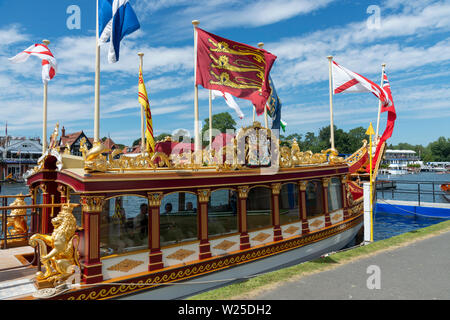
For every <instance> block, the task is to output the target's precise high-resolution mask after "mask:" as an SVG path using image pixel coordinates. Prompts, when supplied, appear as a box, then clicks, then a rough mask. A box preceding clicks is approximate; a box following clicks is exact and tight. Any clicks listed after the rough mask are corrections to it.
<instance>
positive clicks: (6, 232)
mask: <svg viewBox="0 0 450 320" xmlns="http://www.w3.org/2000/svg"><path fill="white" fill-rule="evenodd" d="M17 197H18V196H17V195H11V196H9V195H8V196H5V195H3V196H0V204H1V206H0V212H1V215H0V223H1V234H0V249H7V248H8V244H10V245H14V244H17V242H19V241H20V242H25V241H27V240H28V239H29V238H30V237H31V236H32V235H33V234H35V233H38V232H39V231H40V230H41V216H42V210H43V209H44V208H50V209H51V214H50V215H51V216H53V214H54V212H53V210H54V209H55V208H59V207H61V205H62V204H60V203H58V204H29V205H28V204H27V205H19V206H17V205H16V206H11V204H9V205H8V200H9V199H14V198H17ZM20 197H21V198H28V197H31V195H25V196H20ZM15 209H25V210H26V213H25V214H17V213H16V214H14V215H11V211H12V210H15ZM20 218H24V219H25V221H26V225H27V231H26V232H24V233H17V234H13V230H14V219H20Z"/></svg>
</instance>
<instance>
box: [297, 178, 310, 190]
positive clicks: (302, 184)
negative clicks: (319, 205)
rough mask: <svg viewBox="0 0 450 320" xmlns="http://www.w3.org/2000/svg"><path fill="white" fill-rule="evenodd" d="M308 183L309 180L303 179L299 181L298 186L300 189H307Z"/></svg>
mask: <svg viewBox="0 0 450 320" xmlns="http://www.w3.org/2000/svg"><path fill="white" fill-rule="evenodd" d="M307 185H308V181H306V180H302V181H299V182H298V187H299V189H300V191H306V186H307Z"/></svg>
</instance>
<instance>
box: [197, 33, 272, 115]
mask: <svg viewBox="0 0 450 320" xmlns="http://www.w3.org/2000/svg"><path fill="white" fill-rule="evenodd" d="M276 58H277V57H276V56H274V55H273V54H271V53H270V52H267V51H266V50H264V49H259V48H255V47H252V46H249V45H246V44H242V43H239V42H235V41H231V40H228V39H225V38H222V37H219V36H217V35H214V34H211V33H209V32H206V31H204V30H202V29H200V28H197V70H196V84H197V85H199V84H200V85H202V86H203V87H204V88H206V89H210V90H219V91H222V92H228V93H230V94H231V95H233V96H235V97H238V98H242V99H247V100H250V101H251V102H252V103H253V105H254V106H255V109H256V113H257V114H258V115H260V114H262V113H263V112H264V106H265V104H266V102H267V100H268V99H269V97H270V85H269V73H270V69H271V68H272V65H273V63H274V62H275V59H276Z"/></svg>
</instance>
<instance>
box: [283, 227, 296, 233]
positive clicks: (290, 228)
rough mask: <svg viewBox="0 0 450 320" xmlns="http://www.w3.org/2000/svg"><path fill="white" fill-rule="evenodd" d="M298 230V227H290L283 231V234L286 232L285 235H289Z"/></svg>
mask: <svg viewBox="0 0 450 320" xmlns="http://www.w3.org/2000/svg"><path fill="white" fill-rule="evenodd" d="M299 229H300V228H299V227H296V226H290V227H289V228H286V230H284V231H283V232H286V233H289V234H294V233H295V232H297V230H299Z"/></svg>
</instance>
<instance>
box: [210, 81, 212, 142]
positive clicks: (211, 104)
mask: <svg viewBox="0 0 450 320" xmlns="http://www.w3.org/2000/svg"><path fill="white" fill-rule="evenodd" d="M211 147H212V92H211V90H209V148H210V149H211Z"/></svg>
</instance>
